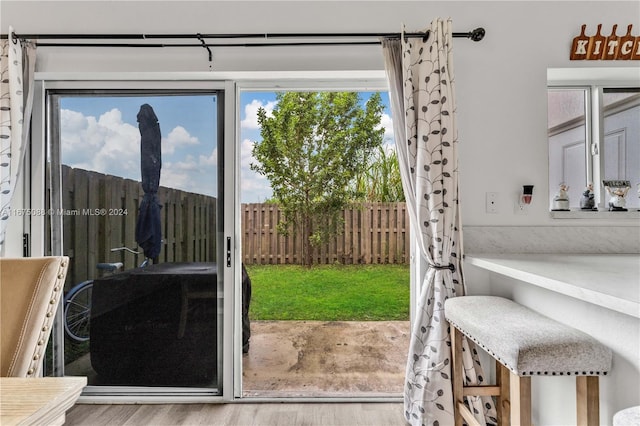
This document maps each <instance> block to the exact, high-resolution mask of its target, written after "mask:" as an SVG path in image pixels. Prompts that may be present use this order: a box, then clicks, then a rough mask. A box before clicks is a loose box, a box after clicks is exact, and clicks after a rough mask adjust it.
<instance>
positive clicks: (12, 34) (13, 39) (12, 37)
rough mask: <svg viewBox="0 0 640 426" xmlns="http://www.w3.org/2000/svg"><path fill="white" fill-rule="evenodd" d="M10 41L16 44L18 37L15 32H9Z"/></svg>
mask: <svg viewBox="0 0 640 426" xmlns="http://www.w3.org/2000/svg"><path fill="white" fill-rule="evenodd" d="M11 41H12V42H13V44H18V36H16V33H15V31H11Z"/></svg>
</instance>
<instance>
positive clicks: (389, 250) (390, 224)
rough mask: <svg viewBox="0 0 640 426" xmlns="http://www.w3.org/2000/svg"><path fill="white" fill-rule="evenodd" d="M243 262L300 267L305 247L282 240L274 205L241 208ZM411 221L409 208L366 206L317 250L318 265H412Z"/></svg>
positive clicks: (295, 239)
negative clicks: (410, 259)
mask: <svg viewBox="0 0 640 426" xmlns="http://www.w3.org/2000/svg"><path fill="white" fill-rule="evenodd" d="M241 214H242V217H241V222H242V261H243V262H244V263H246V264H287V263H288V264H301V263H302V241H301V239H300V236H299V235H298V236H296V235H294V234H293V233H291V234H290V235H289V236H283V235H280V234H279V233H278V231H277V224H278V222H279V221H280V218H281V215H282V212H281V211H280V209H279V208H278V206H277V205H275V204H242V208H241ZM409 255H410V253H409V217H408V213H407V209H406V205H405V203H361V204H355V205H353V206H352V207H350V208H348V209H346V210H345V211H344V230H343V231H342V233H341V234H340V235H337V236H336V237H334V238H333V239H331V241H329V242H328V243H326V244H323V245H322V246H320V247H317V248H316V249H315V252H314V256H313V263H314V264H333V263H341V264H367V263H407V264H408V263H409Z"/></svg>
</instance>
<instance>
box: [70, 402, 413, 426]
mask: <svg viewBox="0 0 640 426" xmlns="http://www.w3.org/2000/svg"><path fill="white" fill-rule="evenodd" d="M402 413H403V406H402V403H277V402H275V403H234V404H154V405H152V404H149V405H92V404H77V405H76V406H74V407H73V408H72V409H71V410H69V412H68V413H67V421H66V423H65V425H66V426H76V425H87V426H89V425H90V426H106V425H109V426H116V425H123V426H124V425H126V426H149V425H153V426H175V425H211V426H279V425H282V426H303V425H304V426H316V425H317V426H358V425H362V426H395V425H398V426H400V425H404V424H405V421H404V416H403V414H402Z"/></svg>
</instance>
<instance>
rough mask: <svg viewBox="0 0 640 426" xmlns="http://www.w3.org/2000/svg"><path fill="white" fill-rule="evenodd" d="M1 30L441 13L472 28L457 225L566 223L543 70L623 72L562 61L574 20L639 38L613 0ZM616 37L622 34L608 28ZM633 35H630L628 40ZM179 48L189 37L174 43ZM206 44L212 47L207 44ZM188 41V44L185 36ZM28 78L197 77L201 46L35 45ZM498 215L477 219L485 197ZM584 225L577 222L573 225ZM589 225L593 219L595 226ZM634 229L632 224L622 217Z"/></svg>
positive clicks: (26, 16) (93, 9)
mask: <svg viewBox="0 0 640 426" xmlns="http://www.w3.org/2000/svg"><path fill="white" fill-rule="evenodd" d="M0 7H1V10H0V11H1V12H2V13H1V28H2V32H3V33H6V31H7V28H8V25H12V26H13V27H14V30H15V31H16V32H17V33H18V34H20V33H22V34H29V33H150V34H151V33H165V34H166V33H197V32H200V33H238V32H250V33H262V32H271V33H274V32H278V33H285V32H331V31H335V32H348V31H349V32H350V31H353V32H358V31H361V32H365V31H368V32H380V31H382V32H393V31H398V30H399V29H400V28H401V25H402V24H404V25H405V26H406V28H407V29H408V30H420V29H424V28H426V27H427V26H428V24H429V22H430V21H431V19H432V18H433V17H437V16H441V17H451V18H452V20H453V23H454V28H455V30H456V31H468V30H471V29H473V28H476V27H478V26H482V27H484V28H485V29H486V31H487V36H486V38H485V39H484V40H483V41H482V42H480V43H474V42H471V41H469V40H465V39H459V40H456V42H455V46H456V47H455V50H454V55H455V56H454V58H455V59H454V60H455V70H454V72H455V75H456V79H457V102H458V119H459V120H458V123H459V125H458V128H459V135H460V141H461V148H460V149H461V152H460V156H461V159H460V167H461V179H462V182H461V191H462V206H463V219H464V222H465V224H466V225H561V226H566V225H571V224H572V223H571V222H573V224H576V221H572V220H570V221H566V220H563V221H560V223H559V222H558V220H555V221H554V220H553V219H550V218H549V214H548V211H547V209H548V206H547V201H546V200H547V193H548V183H547V180H548V177H547V176H548V173H547V170H548V168H547V144H546V92H545V85H546V70H547V68H548V67H586V66H630V65H634V66H635V65H637V64H636V63H635V62H631V61H569V59H568V58H569V50H570V46H571V41H572V38H573V37H574V36H576V35H577V34H578V33H579V31H580V27H581V25H582V24H587V26H588V29H587V34H591V33H593V32H594V31H595V27H596V25H597V24H599V23H602V24H603V32H605V33H606V34H608V33H609V32H610V31H611V27H612V25H613V24H618V25H619V27H620V28H623V29H626V26H627V24H629V23H632V24H635V27H636V28H635V29H634V31H635V32H638V34H640V23H639V22H638V20H639V17H640V3H639V2H636V1H624V2H611V1H601V2H596V1H593V2H579V3H578V2H572V1H570V2H483V1H470V2H432V1H421V2H416V1H378V2H376V1H373V2H371V1H355V2H333V1H329V2H326V1H325V2H320V1H296V2H291V1H287V2H272V1H256V2H247V1H236V2H218V1H216V2H211V1H208V2H206V1H200V2H188V1H173V2H155V1H143V2H135V1H128V2H117V1H116V2H112V1H109V2H104V1H86V2H57V1H45V2H34V1H27V2H23V1H19V2H18V1H7V0H4V1H2V3H1V6H0ZM618 31H622V30H621V29H619V30H618ZM634 34H635V33H634ZM183 41H184V42H188V41H189V40H183ZM209 41H212V40H209ZM194 42H196V43H197V40H194ZM213 51H214V52H213V53H214V54H213V69H214V70H216V71H238V70H244V71H247V70H248V71H259V70H267V71H269V70H327V69H330V70H342V69H349V70H381V69H383V63H382V56H381V54H380V48H379V46H371V47H368V46H367V47H363V46H358V47H339V48H337V47H336V48H331V47H315V48H308V49H302V48H294V47H285V48H261V49H250V48H214V49H213ZM38 60H39V62H38V65H37V70H38V71H41V72H42V71H44V72H81V71H99V72H129V71H151V72H156V71H208V70H209V62H208V60H207V54H206V52H205V50H204V49H202V48H164V49H134V48H129V49H122V48H120V49H111V48H109V49H107V48H41V49H40V51H39V54H38ZM523 184H533V185H535V189H534V201H533V204H532V205H531V210H530V212H529V214H527V215H516V214H514V210H513V204H514V200H515V198H516V196H517V192H518V191H519V189H520V188H521V186H522V185H523ZM487 191H491V192H498V193H499V194H500V195H499V202H500V211H499V213H498V214H487V213H485V198H484V197H485V192H487ZM579 223H580V224H581V225H585V224H587V223H585V221H584V220H582V221H581V222H579ZM597 223H598V224H599V225H601V224H602V221H597ZM625 224H626V225H627V226H629V225H632V226H637V224H638V221H632V222H631V223H630V222H628V221H627V222H625Z"/></svg>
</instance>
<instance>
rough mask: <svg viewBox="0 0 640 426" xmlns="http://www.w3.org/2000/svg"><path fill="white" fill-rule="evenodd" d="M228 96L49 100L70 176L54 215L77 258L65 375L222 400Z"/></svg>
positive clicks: (70, 280) (107, 95)
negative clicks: (222, 158) (221, 164)
mask: <svg viewBox="0 0 640 426" xmlns="http://www.w3.org/2000/svg"><path fill="white" fill-rule="evenodd" d="M221 99H222V96H221V95H220V94H218V93H216V92H206V93H205V92H184V93H177V92H170V93H161V92H153V93H147V92H142V93H134V92H117V93H116V92H104V91H103V92H99V93H97V94H96V92H95V91H92V92H81V91H80V92H79V91H74V92H59V93H56V94H55V95H52V96H51V97H50V101H51V102H50V106H51V107H52V108H53V109H54V111H53V113H52V115H51V117H53V120H52V121H54V123H53V126H52V128H53V129H56V130H55V131H53V132H51V135H52V141H51V144H52V145H55V144H57V147H55V148H53V149H52V151H51V152H52V153H55V152H59V153H60V155H59V156H60V160H59V161H60V167H59V169H60V175H61V186H60V188H61V189H60V194H59V195H60V199H61V205H60V206H59V207H57V206H54V205H53V204H52V207H56V208H55V209H52V213H53V214H55V215H58V216H62V220H61V223H62V233H61V235H62V237H61V238H62V241H61V243H62V248H63V254H64V255H67V256H69V257H70V259H71V262H70V270H69V273H68V276H67V281H66V284H65V294H66V297H65V300H64V306H63V311H64V315H63V318H64V320H63V326H64V372H65V375H82V376H87V377H88V379H89V385H90V386H117V387H121V388H124V389H130V388H131V387H136V388H140V387H142V388H146V389H148V390H149V391H152V389H154V388H158V387H162V388H166V387H172V388H190V389H192V388H194V387H197V388H207V389H209V390H210V391H214V393H220V390H221V377H222V375H221V365H222V364H221V346H222V345H221V342H222V336H221V334H222V333H221V330H222V309H221V306H222V285H221V282H222V280H221V278H219V277H218V274H217V257H218V255H217V253H218V247H219V243H218V241H217V240H216V239H217V235H218V233H217V230H219V229H220V227H221V223H220V220H219V218H220V217H222V216H221V215H220V214H219V211H220V208H221V194H220V193H219V192H221V189H220V190H219V185H218V176H219V175H218V143H222V141H221V138H220V137H219V135H220V134H221V129H219V128H218V126H219V122H220V120H219V112H220V111H221V107H222V106H221V105H219V103H221V102H220V101H221ZM54 187H55V186H54ZM220 187H221V186H220ZM54 195H55V194H54ZM52 223H54V224H55V223H56V221H53V222H52ZM54 226H55V225H54ZM54 235H55V233H54ZM52 244H56V242H52Z"/></svg>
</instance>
